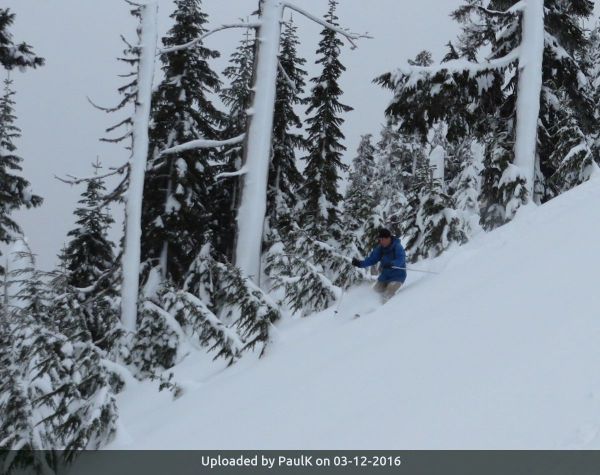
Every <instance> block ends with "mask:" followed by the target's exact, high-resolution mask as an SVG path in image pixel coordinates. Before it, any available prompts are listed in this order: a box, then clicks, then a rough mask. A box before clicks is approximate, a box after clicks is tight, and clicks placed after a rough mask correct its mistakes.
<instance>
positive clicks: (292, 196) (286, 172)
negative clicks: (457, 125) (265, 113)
mask: <svg viewBox="0 0 600 475" xmlns="http://www.w3.org/2000/svg"><path fill="white" fill-rule="evenodd" d="M297 30H298V28H297V26H296V25H295V24H294V22H293V20H292V19H291V18H290V19H289V20H288V21H287V22H285V25H284V28H283V31H282V35H281V47H280V48H281V49H280V52H279V63H280V65H281V68H280V70H279V73H278V74H279V75H278V78H277V90H276V98H275V112H274V117H273V135H272V144H273V145H272V148H273V153H272V156H271V163H270V166H269V181H268V187H267V229H268V230H270V229H272V230H274V231H275V232H277V233H278V234H282V232H285V231H284V229H285V228H287V229H288V231H289V226H290V220H292V219H294V218H293V215H294V212H293V209H294V206H295V204H296V202H297V198H296V194H297V192H298V190H299V188H300V186H301V184H302V175H301V174H300V172H299V171H298V167H297V162H296V152H297V151H299V150H305V149H306V145H307V144H306V141H305V139H304V137H303V135H302V132H301V130H300V129H301V128H302V121H301V120H300V117H299V116H298V114H297V113H296V112H295V111H294V107H295V106H298V105H301V104H305V103H306V100H305V99H302V98H301V95H302V93H303V92H304V86H305V82H304V77H305V76H306V71H304V70H303V69H302V66H303V65H304V63H305V62H306V60H305V59H304V58H301V57H299V56H298V52H297V46H298V44H299V43H300V41H299V39H298V34H297ZM294 129H295V130H296V131H294Z"/></svg>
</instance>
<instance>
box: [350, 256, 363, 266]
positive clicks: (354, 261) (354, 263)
mask: <svg viewBox="0 0 600 475" xmlns="http://www.w3.org/2000/svg"><path fill="white" fill-rule="evenodd" d="M361 262H362V261H360V260H358V259H357V258H356V257H355V258H354V259H352V265H353V266H354V267H360V264H361Z"/></svg>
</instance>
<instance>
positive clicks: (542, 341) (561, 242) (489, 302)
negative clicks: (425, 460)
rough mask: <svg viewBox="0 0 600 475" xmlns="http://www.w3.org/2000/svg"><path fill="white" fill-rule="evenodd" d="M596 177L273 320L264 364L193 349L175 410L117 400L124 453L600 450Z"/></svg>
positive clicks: (166, 403) (180, 377) (157, 402)
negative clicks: (377, 284)
mask: <svg viewBox="0 0 600 475" xmlns="http://www.w3.org/2000/svg"><path fill="white" fill-rule="evenodd" d="M599 202H600V179H599V178H598V177H596V178H595V179H593V180H592V181H590V182H589V183H587V184H585V185H582V186H580V187H578V188H577V189H575V190H573V191H571V192H569V193H566V194H564V195H561V196H560V197H558V198H556V199H554V200H552V201H551V202H549V203H547V204H545V205H543V206H541V207H535V206H528V207H525V208H524V209H521V210H520V211H519V214H518V216H517V217H516V219H515V220H514V221H513V222H511V223H509V224H508V225H506V226H504V227H502V228H500V229H498V230H496V231H495V232H493V233H489V234H479V235H478V236H477V237H476V238H474V239H473V240H472V241H471V242H470V243H469V244H467V245H465V246H463V247H460V248H455V249H452V250H451V251H449V252H447V253H446V254H445V255H443V256H442V257H441V258H438V259H433V260H430V261H425V262H420V263H419V264H418V265H415V266H414V267H417V268H421V269H426V270H433V271H439V272H440V274H438V275H431V274H418V273H415V272H409V278H408V280H407V284H406V286H405V287H404V288H403V289H402V290H401V291H400V292H399V294H398V295H397V296H396V297H394V298H393V299H392V300H390V301H389V302H388V303H387V304H385V305H384V306H382V307H378V308H376V310H375V311H374V312H372V313H366V312H363V316H362V317H361V318H358V319H354V318H353V314H354V313H355V312H356V311H366V310H368V309H369V308H371V307H373V305H374V302H375V299H376V297H375V296H373V295H372V293H371V291H370V289H369V288H368V287H366V286H364V285H363V286H361V287H358V288H356V289H352V290H351V291H349V292H347V293H346V294H345V295H344V296H343V300H342V302H341V305H340V306H339V314H338V315H337V316H335V315H334V310H335V307H333V308H331V309H328V310H326V311H324V312H321V313H320V314H317V315H313V316H311V317H308V318H304V319H297V320H287V321H284V322H282V323H281V324H280V325H278V327H277V334H276V339H275V342H274V343H273V345H272V346H271V349H270V351H269V352H268V354H267V356H266V357H264V358H263V359H261V360H257V359H256V357H254V356H252V355H250V356H248V357H246V358H244V359H243V360H242V361H241V362H240V363H239V364H237V365H235V366H233V367H231V368H228V369H224V365H223V364H222V363H216V364H215V363H211V362H210V358H209V357H207V356H206V355H203V354H191V355H190V356H189V357H188V358H187V359H185V360H184V361H183V362H182V363H181V364H180V365H178V367H177V368H175V379H176V380H177V381H180V382H181V383H182V385H183V386H184V388H185V389H186V391H185V394H184V395H183V396H182V397H180V398H179V399H177V400H175V401H173V400H172V397H171V395H170V394H169V393H167V392H162V393H158V392H157V391H156V384H155V383H153V384H151V383H140V384H138V385H136V386H135V387H133V388H130V389H128V390H126V391H125V392H124V393H123V394H122V395H121V396H120V410H121V421H120V430H119V433H118V437H117V439H116V440H115V442H114V443H113V444H111V445H110V447H109V448H119V449H121V448H123V449H125V448H126V449H458V448H470V449H484V448H485V449H517V448H518V449H525V448H527V449H562V448H585V449H598V448H600V344H599V342H600V297H599V294H598V289H597V288H598V285H597V282H598V272H599V269H600V246H599V244H598V235H599V232H600V206H598V203H599Z"/></svg>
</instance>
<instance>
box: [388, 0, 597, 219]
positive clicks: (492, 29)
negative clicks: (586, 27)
mask: <svg viewBox="0 0 600 475" xmlns="http://www.w3.org/2000/svg"><path fill="white" fill-rule="evenodd" d="M515 4H517V2H516V1H513V0H489V1H483V2H479V1H477V2H467V3H466V4H465V5H464V6H462V7H460V8H459V9H458V10H456V12H455V13H454V14H453V16H454V18H455V19H456V20H458V21H459V22H460V23H461V24H462V26H463V33H462V35H461V37H460V38H459V45H458V48H454V46H453V45H451V44H450V46H451V48H450V52H449V54H448V55H447V58H448V59H449V60H450V61H451V60H452V59H457V57H460V58H461V59H467V60H469V61H470V62H471V64H470V65H468V66H465V62H460V61H459V62H454V63H453V64H452V66H451V67H448V68H445V66H444V64H441V65H439V66H438V67H430V68H426V69H420V70H418V69H415V68H413V69H412V70H410V71H409V70H407V69H402V68H401V69H402V70H401V71H399V73H398V74H396V75H393V74H392V75H386V76H382V77H381V78H379V81H380V83H382V84H387V85H388V86H391V87H392V88H393V89H394V90H395V98H394V101H393V104H392V105H391V106H390V108H389V109H388V113H390V114H393V115H394V116H396V117H398V118H402V119H404V121H403V124H405V127H407V130H410V131H418V132H420V133H423V132H424V130H426V129H427V127H429V126H430V125H431V124H432V123H434V122H436V121H439V120H447V121H448V125H449V138H450V140H451V141H453V142H456V141H458V140H457V139H460V138H461V137H466V136H468V135H470V136H471V137H472V138H477V139H479V140H480V141H482V142H485V143H486V145H487V146H486V148H485V159H484V165H485V167H484V170H483V181H482V189H481V195H482V196H481V199H480V202H481V205H482V210H481V217H482V224H483V225H484V227H486V228H487V229H489V228H493V227H495V226H498V225H501V224H503V223H505V222H506V221H508V220H510V219H512V217H513V216H514V214H515V212H516V210H517V209H518V207H519V206H520V205H521V204H523V203H526V202H527V201H529V200H534V201H535V202H540V201H544V200H546V199H548V198H551V197H552V196H554V194H555V191H554V190H555V185H552V182H553V181H556V182H561V183H562V182H565V184H566V183H568V182H569V180H572V179H573V175H572V174H571V173H570V172H566V173H567V175H569V176H570V177H571V178H569V179H567V180H566V181H565V177H560V178H557V179H556V180H554V179H553V178H552V177H553V176H554V175H555V174H556V173H557V171H558V170H559V169H560V170H561V172H559V175H561V174H562V170H567V169H569V170H572V169H573V168H576V169H578V170H580V171H581V170H589V167H587V165H585V163H589V161H588V162H586V160H587V159H586V158H585V157H586V154H576V153H575V152H574V148H573V146H575V147H577V144H580V143H581V142H580V141H579V140H578V139H577V137H581V136H582V135H583V136H585V135H587V134H588V133H589V131H590V126H591V120H590V118H591V114H590V112H591V101H590V98H589V95H588V92H587V91H588V88H587V87H586V83H587V80H586V76H587V74H588V71H587V68H586V66H585V61H582V58H583V54H584V52H585V50H586V49H587V40H586V36H585V34H584V32H583V30H582V26H581V20H584V19H586V18H588V17H589V16H590V15H591V13H592V8H593V3H592V2H590V1H588V0H582V1H577V2H562V1H560V0H548V1H545V2H544V4H543V6H542V7H543V8H544V9H545V13H544V14H543V15H541V16H540V15H538V13H537V10H535V11H534V10H533V8H534V7H538V6H539V2H533V1H527V2H523V3H522V4H520V5H521V6H523V7H524V8H512V7H513V6H514V5H515ZM526 15H529V17H530V18H531V19H532V20H533V21H534V22H535V21H536V19H537V20H538V21H541V19H542V17H543V21H544V29H545V31H541V32H538V31H534V30H533V29H529V27H528V25H529V24H528V23H526V22H524V21H523V19H524V17H525V16H526ZM523 42H527V44H524V43H523ZM537 45H539V46H540V48H539V54H538V49H537V47H536V46H537ZM483 55H485V58H484V57H483ZM536 55H537V56H536ZM478 60H479V61H481V64H477V63H476V62H477V61H478ZM538 62H539V63H540V65H541V66H540V68H538V67H537V63H538ZM518 64H519V65H520V67H519V66H518ZM539 74H541V89H540V88H538V87H537V85H536V84H537V81H536V80H535V78H534V76H535V77H538V75H539ZM417 85H418V87H415V86H417ZM537 94H539V101H540V102H539V105H540V107H539V114H538V116H537V118H535V117H531V111H534V112H533V113H536V112H535V111H537V104H536V99H533V102H532V97H535V96H536V95H537ZM417 99H419V100H418V101H417ZM414 105H418V107H417V109H418V112H416V113H415V112H411V111H410V108H411V107H413V106H414ZM457 111H458V113H457ZM457 116H458V117H460V118H461V122H462V126H460V127H455V126H454V125H453V121H452V119H453V118H455V117H457ZM534 119H535V120H534ZM519 121H520V122H519ZM557 123H562V124H565V123H569V124H570V125H569V126H568V128H567V129H568V132H567V129H565V128H562V127H561V126H559V129H561V128H562V132H565V133H558V130H557V127H556V124H557ZM526 144H533V146H532V147H533V148H534V149H535V152H534V153H533V154H532V153H530V152H525V148H524V147H525V145H526ZM527 147H529V145H527ZM527 149H529V148H527ZM559 149H560V150H562V152H561V153H562V158H561V157H553V158H551V155H552V152H553V151H556V150H559ZM563 158H566V159H567V161H569V162H572V161H573V160H572V159H574V160H575V161H576V162H577V165H574V164H573V163H571V164H570V165H569V166H567V167H561V165H560V164H561V163H563V160H562V159H563ZM576 176H577V178H576V179H575V182H581V181H582V180H585V179H586V177H587V176H588V174H587V173H586V172H582V173H577V174H576ZM572 185H573V182H572V181H571V182H570V183H569V184H567V185H566V186H567V187H569V186H572ZM560 191H562V190H559V192H560Z"/></svg>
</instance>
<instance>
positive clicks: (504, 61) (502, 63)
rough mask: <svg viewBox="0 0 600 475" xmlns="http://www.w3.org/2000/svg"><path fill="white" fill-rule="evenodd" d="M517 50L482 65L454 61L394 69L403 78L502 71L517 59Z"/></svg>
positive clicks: (465, 61) (402, 66)
mask: <svg viewBox="0 0 600 475" xmlns="http://www.w3.org/2000/svg"><path fill="white" fill-rule="evenodd" d="M519 50H520V49H519V48H515V49H513V50H512V51H511V52H510V53H508V54H506V55H505V56H502V57H500V58H496V59H493V60H491V61H484V62H482V63H473V62H471V61H467V60H464V59H455V60H452V61H448V62H446V63H441V64H437V65H434V66H412V65H401V66H399V67H398V68H396V71H397V73H398V74H400V75H403V76H411V75H413V74H415V73H417V74H420V75H423V74H436V73H440V72H443V71H447V72H449V73H463V72H465V71H467V72H469V73H471V74H476V73H479V72H483V71H489V70H491V69H502V68H505V67H507V66H509V65H510V64H511V63H513V62H515V61H517V60H518V59H519Z"/></svg>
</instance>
